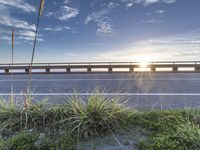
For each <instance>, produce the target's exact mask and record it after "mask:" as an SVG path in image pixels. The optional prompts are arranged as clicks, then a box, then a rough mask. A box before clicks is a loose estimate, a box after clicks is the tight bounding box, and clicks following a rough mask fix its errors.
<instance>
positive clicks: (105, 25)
mask: <svg viewBox="0 0 200 150" xmlns="http://www.w3.org/2000/svg"><path fill="white" fill-rule="evenodd" d="M92 21H93V22H95V23H96V24H97V31H96V33H97V35H98V36H113V35H115V34H116V33H117V31H116V30H114V29H113V28H112V25H111V23H110V22H111V21H110V20H109V18H107V17H104V13H103V12H99V13H92V14H91V15H89V16H88V17H87V18H86V20H85V24H88V23H90V22H92Z"/></svg>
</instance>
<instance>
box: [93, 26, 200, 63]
mask: <svg viewBox="0 0 200 150" xmlns="http://www.w3.org/2000/svg"><path fill="white" fill-rule="evenodd" d="M199 56H200V29H197V30H193V31H191V32H187V33H183V34H176V35H171V36H165V37H159V38H155V39H148V40H143V41H140V42H135V43H130V44H129V45H128V46H127V47H124V48H123V50H116V51H114V52H109V53H104V54H99V55H98V56H97V57H96V60H97V61H98V60H101V61H102V60H103V61H140V60H146V61H165V60H168V61H169V60H171V61H173V60H191V61H193V60H199Z"/></svg>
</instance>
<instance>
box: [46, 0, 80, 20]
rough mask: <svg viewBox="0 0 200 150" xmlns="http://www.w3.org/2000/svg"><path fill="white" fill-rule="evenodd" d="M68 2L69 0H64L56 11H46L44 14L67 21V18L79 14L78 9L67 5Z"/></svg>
mask: <svg viewBox="0 0 200 150" xmlns="http://www.w3.org/2000/svg"><path fill="white" fill-rule="evenodd" d="M68 3H69V0H65V1H64V2H63V5H62V6H60V8H59V10H58V11H55V12H48V13H47V14H46V15H45V16H46V17H52V16H53V17H54V18H56V19H59V20H61V21H68V20H69V19H71V18H74V17H76V16H77V15H78V14H79V10H78V9H77V8H73V7H70V6H68Z"/></svg>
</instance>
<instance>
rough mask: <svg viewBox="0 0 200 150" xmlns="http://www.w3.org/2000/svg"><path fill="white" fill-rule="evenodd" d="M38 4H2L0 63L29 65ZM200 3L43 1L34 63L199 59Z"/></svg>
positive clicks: (6, 0) (7, 0) (10, 0)
mask: <svg viewBox="0 0 200 150" xmlns="http://www.w3.org/2000/svg"><path fill="white" fill-rule="evenodd" d="M39 3H40V0H34V1H33V0H0V63H10V62H11V35H12V28H13V27H14V28H15V46H14V62H16V63H19V62H20V63H22V62H30V61H31V53H32V47H33V38H34V31H35V28H36V27H35V24H36V21H37V13H38V8H39ZM199 15H200V0H46V1H45V7H44V10H43V14H42V16H41V18H40V25H39V34H38V40H37V45H36V53H35V58H34V62H37V63H40V62H44V63H46V62H52V63H53V62H77V61H78V62H93V61H98V62H99V61H100V62H104V61H106V62H107V61H108V62H110V61H123V62H124V61H125V62H135V61H145V62H150V61H176V60H184V61H194V60H196V61H198V60H200V18H199Z"/></svg>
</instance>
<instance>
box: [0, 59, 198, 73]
mask: <svg viewBox="0 0 200 150" xmlns="http://www.w3.org/2000/svg"><path fill="white" fill-rule="evenodd" d="M30 65H31V64H30V63H15V64H14V65H13V66H12V64H0V73H1V74H10V73H11V72H14V73H25V74H28V73H30ZM138 68H139V69H141V68H143V69H144V68H148V69H149V70H148V69H147V71H150V72H160V71H159V69H161V68H162V69H163V72H183V71H184V72H200V61H160V62H147V63H144V62H69V63H34V64H33V67H32V70H31V71H32V73H55V72H58V73H59V72H60V73H74V72H77V73H84V72H85V73H96V72H108V73H114V72H129V73H130V72H137V69H138ZM81 69H85V71H80V70H81ZM95 69H99V70H98V71H96V70H95ZM101 69H102V70H101ZM116 69H118V71H115V70H116ZM120 69H121V71H120ZM165 69H166V70H165ZM167 69H168V71H167ZM170 69H171V70H170ZM187 69H188V70H187ZM73 70H76V71H73ZM140 71H146V70H140Z"/></svg>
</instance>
